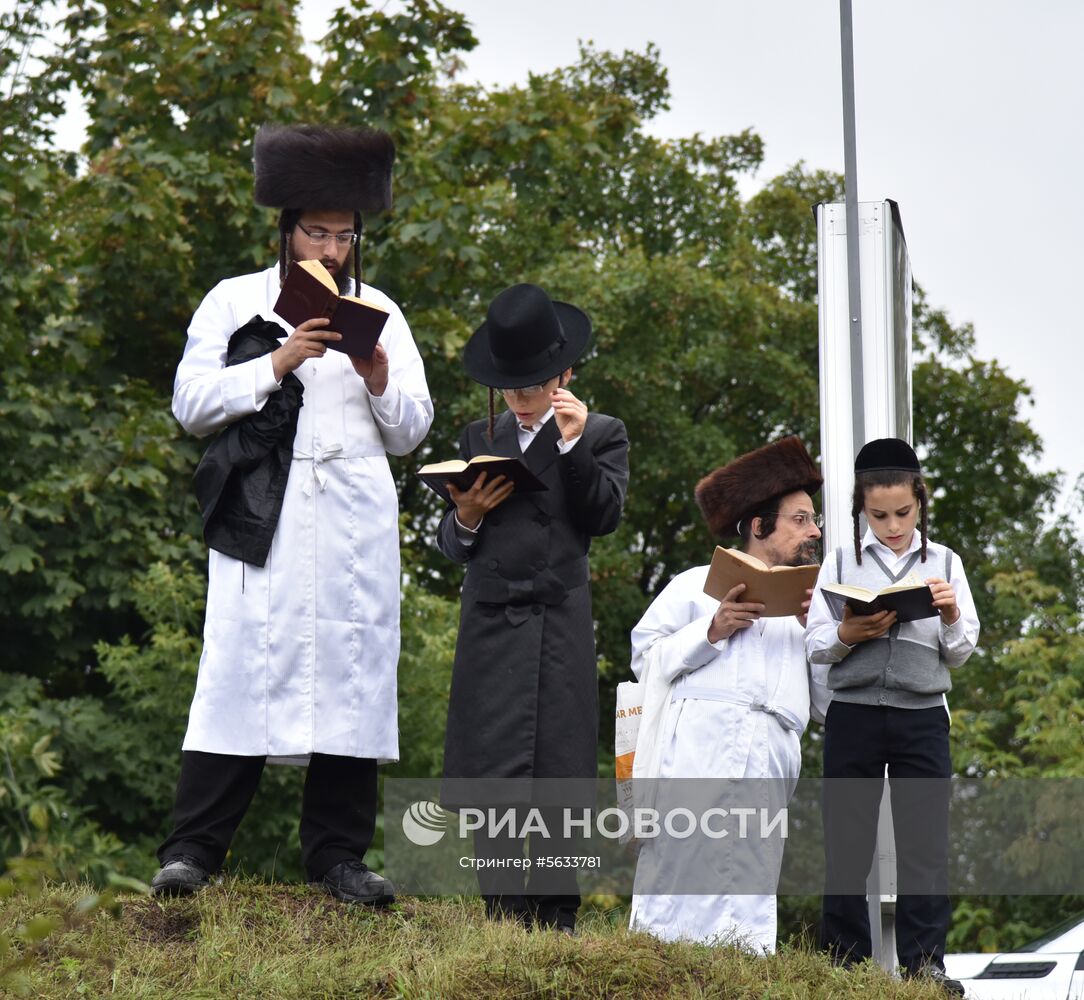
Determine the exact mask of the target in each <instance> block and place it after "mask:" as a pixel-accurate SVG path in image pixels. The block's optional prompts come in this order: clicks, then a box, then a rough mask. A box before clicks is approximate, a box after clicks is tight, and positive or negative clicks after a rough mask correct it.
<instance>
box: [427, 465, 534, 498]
mask: <svg viewBox="0 0 1084 1000" xmlns="http://www.w3.org/2000/svg"><path fill="white" fill-rule="evenodd" d="M483 472H484V473H486V482H487V483H488V482H490V481H491V480H492V479H493V477H494V476H504V478H505V479H510V480H511V481H512V482H513V483H514V484H515V488H514V489H513V490H512V492H513V493H537V492H538V491H540V490H546V489H549V487H548V486H547V485H546V484H545V483H544V482H542V480H541V479H539V478H538V477H537V476H536V475H535V474H534V473H533V472H531V470H530V469H528V468H527V466H526V465H525V464H524V463H523V459H521V458H509V457H508V456H503V457H502V456H499V455H475V456H474V458H472V459H471V460H470V461H469V462H464V461H462V460H461V459H458V458H457V459H453V460H452V461H450V462H437V463H436V464H434V465H423V466H422V467H421V468H420V469H419V470H418V475H419V476H420V477H421V480H422V482H423V483H425V485H426V486H428V487H429V488H430V489H432V490H435V491H436V492H437V493H439V494H440V495H441V496H442V497H444V499H445V500H451V499H452V498H451V496H449V494H448V486H447V484H448V483H451V484H452V485H453V486H454V487H455V488H456V489H457V490H459V491H461V492H462V491H463V490H469V489H470V488H471V487H472V486H473V485H474V481H475V480H476V479H477V478H478V476H479V475H480V474H481V473H483Z"/></svg>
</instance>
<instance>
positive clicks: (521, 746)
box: [437, 411, 629, 806]
mask: <svg viewBox="0 0 1084 1000" xmlns="http://www.w3.org/2000/svg"><path fill="white" fill-rule="evenodd" d="M559 439H560V434H559V431H558V429H557V421H556V419H555V418H553V417H551V418H550V419H549V420H547V421H546V423H545V424H543V426H542V428H541V429H540V430H539V431H538V433H537V434H536V436H535V439H534V441H532V442H531V444H530V446H529V447H528V449H527V451H526V453H524V452H522V451H521V450H520V446H519V440H518V436H517V429H516V420H515V415H514V414H513V413H512V412H511V411H505V412H504V413H502V414H501V415H500V416H499V417H498V418H497V421H496V425H495V429H494V438H493V441H492V442H491V441H490V440H489V438H488V437H487V435H486V421H484V420H480V421H478V422H476V423H473V424H471V425H470V426H469V427H467V429H466V430H465V431H464V432H463V435H462V437H461V439H460V453H461V455H462V457H463V458H464V459H469V458H472V457H473V456H475V455H514V456H517V457H520V456H522V457H523V459H524V461H525V462H526V463H527V465H528V466H529V467H530V469H531V471H532V472H534V473H535V475H537V476H538V477H539V478H540V479H541V480H542V481H543V482H544V483H545V484H546V486H547V487H548V490H547V491H546V492H538V493H523V494H513V495H512V496H511V497H509V498H508V499H507V500H506V501H505V502H504V503H503V504H501V506H499V507H498V508H496V509H495V510H493V511H491V512H490V513H489V514H487V515H486V517H485V518H484V520H483V521H482V525H481V527H480V528H479V531H478V535H477V538H476V540H475V542H474V544H473V546H469V547H468V546H466V545H464V544H463V543H462V541H460V539H459V538H458V536H457V535H456V531H455V523H454V513H455V508H454V507H450V508H449V509H448V511H447V512H446V513H445V515H444V518H443V520H442V521H441V524H440V529H439V534H438V541H437V544H438V546H439V547H440V550H441V551H442V552H443V553H444V554H445V555H447V556H448V557H449V558H451V559H453V560H455V561H456V562H459V563H466V564H467V572H466V577H465V579H464V582H463V594H462V607H461V610H460V619H459V637H458V640H457V642H456V652H455V664H454V667H453V670H452V687H451V696H450V702H449V706H448V729H447V735H446V739H445V749H444V778H445V781H444V787H443V791H442V801H443V802H444V804H445V805H448V806H454V805H457V804H458V805H472V804H479V801H480V800H479V796H478V795H477V794H476V792H475V791H470V790H468V791H463V789H470V788H471V787H472V786H471V783H470V782H463V781H460V780H457V779H478V778H496V779H502V780H501V781H499V782H496V783H495V784H496V785H497V786H499V790H498V791H497V792H495V793H494V794H492V795H489V794H487V795H486V798H487V799H496V800H504V801H529V799H530V788H531V783H532V779H535V778H594V777H595V776H596V775H597V770H598V763H597V760H598V673H597V665H596V660H595V636H594V621H593V618H592V614H591V584H590V571H589V568H588V561H587V553H588V550H589V549H590V547H591V539H592V537H595V536H598V535H606V534H609V533H610V532H611V531H613V530H614V529H615V528H616V527H617V524H618V521H619V520H620V518H621V508H622V506H623V504H624V500H625V490H626V487H627V485H628V478H629V470H628V436H627V434H626V432H625V425H624V424H623V423H622V422H621V421H620V420H618V419H616V418H615V417H608V416H605V415H603V414H598V413H589V414H588V415H587V423H586V425H585V427H584V431H583V435H582V436H581V438H580V440H579V441H578V442H577V443H576V445H575V446H574V447H573V448H572V449H571V450H570V451H569V452H568V453H567V454H564V455H562V454H560V453H559V452H558V450H557V443H558V441H559ZM507 779H519V780H518V781H514V782H513V781H508V780H507Z"/></svg>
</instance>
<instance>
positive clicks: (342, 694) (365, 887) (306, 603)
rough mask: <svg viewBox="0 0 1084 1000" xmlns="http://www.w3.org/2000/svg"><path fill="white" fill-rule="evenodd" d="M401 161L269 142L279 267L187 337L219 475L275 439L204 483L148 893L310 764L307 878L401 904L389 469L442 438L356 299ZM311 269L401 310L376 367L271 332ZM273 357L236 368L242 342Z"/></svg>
mask: <svg viewBox="0 0 1084 1000" xmlns="http://www.w3.org/2000/svg"><path fill="white" fill-rule="evenodd" d="M394 155H395V151H394V147H393V145H392V142H391V139H390V138H389V137H388V135H387V134H386V133H383V132H379V131H374V130H367V129H349V128H323V127H317V126H308V125H299V126H290V127H267V126H265V127H264V128H263V129H261V130H260V132H259V134H258V135H257V137H256V144H255V172H256V185H255V187H256V201H257V203H258V204H261V205H266V206H269V207H274V208H278V209H280V210H281V214H280V216H279V261H278V264H277V266H275V267H271V268H269V269H267V270H265V271H260V272H258V273H255V274H247V275H243V276H241V277H236V278H229V279H227V280H225V281H222V282H220V283H219V284H218V285H217V286H216V287H215V288H214V289H213V290H212V291H211V292H210V293H209V294H208V295H207V297H206V298H205V299H204V300H203V302H202V303H201V304H200V306H199V308H198V309H197V310H196V313H195V315H194V316H193V318H192V323H191V325H190V327H189V330H188V342H187V345H186V347H185V351H184V356H183V358H182V360H181V362H180V365H179V367H178V369H177V377H176V382H175V384H174V394H173V412H174V414H175V416H176V417H177V419H178V420H179V421H180V423H181V425H182V426H183V427H184V428H185V429H186V430H187V431H189V432H191V433H193V434H197V435H200V436H204V435H209V434H212V433H214V432H221V435H220V437H219V438H216V439H215V442H214V443H213V444H212V445H211V448H210V449H208V456H209V455H210V454H211V451H212V449H215V448H216V446H217V445H219V444H220V443H221V442H222V441H223V440H225V439H226V437H227V436H228V435H234V434H235V432H236V431H237V430H238V429H239V428H240V429H243V430H244V431H245V432H246V434H247V435H248V436H247V437H245V436H243V435H237V436H236V442H237V444H238V445H239V446H240V445H242V444H246V442H247V443H251V439H255V438H259V439H261V440H262V439H263V438H266V437H268V436H271V431H272V430H273V431H274V434H273V436H274V440H273V441H272V445H273V447H272V448H271V449H270V450H269V451H268V453H267V454H266V455H264V456H263V457H262V458H259V459H258V461H254V460H253V459H252V456H251V454H250V453H248V452H247V451H244V450H243V449H242V452H241V457H240V460H238V461H237V462H236V463H234V465H233V466H232V467H229V468H228V469H227V470H226V472H225V474H224V475H223V477H222V480H221V481H219V482H217V486H216V490H212V491H210V493H211V495H207V492H206V491H204V492H202V493H201V487H200V484H201V481H202V480H201V472H202V470H203V469H204V463H201V467H200V469H201V471H200V472H197V478H196V482H197V493H198V494H199V498H200V501H201V508H202V510H203V513H204V518H205V536H206V537H207V540H208V543H209V544H210V545H211V546H212V549H211V552H210V564H209V583H208V593H207V617H206V624H205V628H204V646H203V653H202V656H201V659H200V665H199V677H198V680H197V683H196V692H195V696H194V698H193V700H192V706H191V711H190V714H189V720H188V731H187V733H186V735H185V739H184V745H183V754H182V763H181V775H180V780H179V782H178V786H177V795H176V800H175V806H174V815H173V829H172V832H171V833H170V834H169V836H168V837H167V839H166V840H165V842H164V843H163V844H162V846H161V847H160V848H159V851H158V857H159V861H160V862H161V865H162V868H161V870H160V871H159V872H158V874H157V875H156V876H155V878H154V880H153V882H152V886H153V888H154V891H155V892H156V893H165V894H183V893H189V892H193V891H195V890H197V889H200V888H202V887H203V886H205V885H207V884H208V882H209V880H210V876H211V874H212V873H213V872H215V871H216V870H217V869H218V868H219V867H220V866H221V865H222V863H223V860H224V859H225V857H226V852H227V850H228V848H229V846H230V842H231V840H232V837H233V834H234V831H235V830H236V829H237V826H238V824H239V823H240V821H241V818H242V817H243V816H244V813H245V811H246V809H247V808H248V805H249V803H250V802H251V800H252V797H253V795H254V793H255V791H256V787H257V784H258V783H259V780H260V775H261V773H262V771H263V768H264V765H265V763H267V762H272V763H293V764H301V765H307V773H306V779H305V788H304V795H303V800H302V804H301V826H300V833H301V848H302V860H303V863H304V867H305V870H306V873H307V876H308V878H309V880H310V881H311V882H312V883H313V884H315V885H318V886H319V887H321V888H322V889H324V890H325V891H327V892H329V893H331V894H332V895H334V896H336V897H337V898H339V899H342V900H344V901H346V902H351V903H366V904H384V903H387V902H390V901H391V900H392V899H393V898H394V897H393V894H392V887H391V884H390V883H389V882H388V881H387V880H385V879H383V878H381V877H380V876H379V875H377V874H376V873H375V872H371V871H369V870H368V869H367V868H366V866H365V865H364V863H363V861H362V859H363V857H364V855H365V852H366V850H367V849H368V847H369V844H370V841H371V840H372V837H373V833H374V829H375V822H376V804H377V776H376V766H377V763H378V762H382V761H389V760H395V759H397V757H398V727H397V716H396V667H397V663H398V658H399V587H400V578H399V536H398V498H397V496H396V492H395V484H394V481H393V479H392V476H391V472H390V469H389V467H388V461H387V455H388V454H392V455H405V454H407V453H408V452H410V451H412V450H413V449H414V448H415V447H417V445H418V444H419V443H420V442H421V441H422V439H423V438H424V437H425V435H426V433H427V431H428V429H429V425H430V423H431V422H432V419H433V406H432V403H431V402H430V399H429V392H428V389H427V387H426V382H425V374H424V371H423V368H422V360H421V357H420V356H419V354H418V350H417V348H416V347H415V344H414V341H413V339H412V337H411V333H410V329H409V328H408V326H407V324H406V321H405V319H404V318H403V315H402V313H401V311H400V310H399V308H398V306H396V304H395V303H394V302H392V301H391V299H389V298H388V297H387V296H386V295H384V294H383V293H382V292H380V291H378V290H377V289H375V288H372V287H370V286H368V285H364V284H361V283H360V250H359V245H358V243H359V240H358V236H359V233H360V231H361V218H362V216H361V213H362V212H363V211H364V212H379V211H382V210H384V209H386V208H388V207H389V205H390V204H391V168H392V163H393V161H394ZM351 251H353V254H352V266H351V261H350V258H351ZM301 260H319V261H321V262H322V263H323V264H324V266H325V267H326V268H327V269H328V271H329V272H331V274H332V275H334V277H335V279H336V281H337V283H338V285H339V287H340V289H342V290H344V291H346V290H353V289H356V290H358V292H359V293H360V294H362V295H364V297H365V298H366V299H367V300H368V301H370V302H374V303H376V304H377V305H380V306H382V307H383V308H384V309H386V310H387V311H388V314H389V315H388V319H387V322H386V324H385V326H384V329H383V332H382V334H381V337H380V343H379V345H378V346H377V347H376V349H375V351H374V353H373V355H372V357H371V358H370V359H368V360H362V359H359V358H355V357H352V356H348V355H346V354H343V353H340V352H338V351H329V350H328V345H329V344H330V343H333V342H335V341H337V340H339V339H340V336H339V334H338V333H337V332H336V331H334V330H331V329H329V328H328V321H327V320H326V319H323V318H319V317H313V318H312V319H309V320H306V321H305V322H303V323H301V324H300V325H299V326H298V327H297V328H296V329H291V328H290V326H289V325H288V324H287V323H286V322H285V321H283V320H281V319H280V318H279V317H277V316H276V315H275V313H274V305H275V302H276V299H277V298H278V294H279V289H280V286H281V283H282V280H283V279H284V277H285V274H286V270H287V268H288V267H289V266H290V265H291V264H292V263H293V262H295V261H301ZM351 271H352V272H353V278H352V279H351ZM261 339H262V340H263V341H264V343H265V348H264V349H263V350H256V351H250V352H248V353H247V354H244V355H243V356H239V355H238V344H239V343H241V344H249V343H252V342H256V343H259V341H260V340H261ZM299 398H300V400H301V405H300V406H298V403H297V401H298V399H299ZM289 399H292V400H293V403H292V405H290V404H289V403H288V402H287V400H289ZM275 414H278V417H277V418H275V419H277V420H278V423H274V424H271V423H269V420H270V419H271V417H273V416H274V415H275ZM269 415H270V416H269ZM230 440H231V441H232V440H234V439H233V438H231V439H230ZM246 446H247V444H246ZM218 450H219V451H221V449H218ZM226 450H227V451H228V450H229V449H228V448H227V449H226ZM276 461H277V462H278V465H277V466H276V465H275V464H274V463H275V462H276ZM281 473H284V474H281ZM261 476H262V478H261ZM222 508H225V509H226V511H227V514H226V516H225V519H224V520H223V519H222V518H220V517H219V514H220V511H221V509H222ZM209 511H210V512H209ZM211 526H215V530H214V534H213V536H212V533H211V531H210V530H209V529H210V527H211ZM260 539H263V542H264V544H262V545H261V544H259V542H260Z"/></svg>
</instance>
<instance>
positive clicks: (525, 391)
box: [501, 379, 553, 396]
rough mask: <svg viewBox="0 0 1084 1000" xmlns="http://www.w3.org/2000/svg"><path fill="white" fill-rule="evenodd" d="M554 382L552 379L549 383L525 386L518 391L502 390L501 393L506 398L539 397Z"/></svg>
mask: <svg viewBox="0 0 1084 1000" xmlns="http://www.w3.org/2000/svg"><path fill="white" fill-rule="evenodd" d="M552 381H553V379H550V380H549V382H543V383H542V384H541V385H524V386H520V388H518V389H501V392H503V393H504V394H505V395H506V396H538V395H540V394H541V393H543V392H545V391H546V386H548V385H549V384H550V382H552Z"/></svg>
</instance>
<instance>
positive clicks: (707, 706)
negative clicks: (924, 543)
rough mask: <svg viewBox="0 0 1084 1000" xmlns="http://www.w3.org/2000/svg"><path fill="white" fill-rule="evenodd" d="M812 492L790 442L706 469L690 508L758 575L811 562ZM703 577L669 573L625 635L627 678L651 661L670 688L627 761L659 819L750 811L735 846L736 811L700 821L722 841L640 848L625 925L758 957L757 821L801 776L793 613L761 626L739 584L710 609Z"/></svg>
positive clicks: (656, 842)
mask: <svg viewBox="0 0 1084 1000" xmlns="http://www.w3.org/2000/svg"><path fill="white" fill-rule="evenodd" d="M820 485H821V475H820V472H819V471H818V469H817V467H816V466H815V465H814V463H813V461H812V459H810V457H809V455H808V453H807V452H806V450H805V448H804V447H803V446H802V444H801V442H800V441H799V440H798V439H797V438H795V437H790V438H784V439H782V440H781V441H777V442H775V443H773V444H770V445H767V446H765V447H764V448H760V449H758V450H757V451H754V452H751V453H749V454H747V455H743V456H741V457H740V458H738V459H736V460H735V461H733V462H731V463H730V464H729V465H727V466H724V467H722V468H720V469H716V470H715V471H714V472H713V473H711V474H710V475H709V476H707V477H705V478H704V479H703V480H701V482H700V483H699V484H698V485H697V488H696V499H697V503H698V504H699V506H700V508H701V510H702V512H703V513H704V516H705V518H706V520H707V522H708V525H709V527H710V528H711V530H712V533H713V534H714V535H716V536H717V537H719V538H720V539H723V538H727V537H730V536H734V535H739V536H740V537H741V539H742V542H743V548H744V550H745V551H746V552H748V553H749V554H750V555H753V556H756V557H757V558H758V559H760V560H761V561H763V562H764V563H766V564H767V565H769V566H783V565H786V566H797V565H808V564H815V563H816V562H817V561H818V558H817V555H818V548H819V545H818V539H819V538H820V530H819V525H820V523H821V519H820V517H819V516H817V515H816V514H815V513H814V509H813V501H812V498H811V496H810V494H813V493H816V492H817V490H819V488H820ZM707 572H708V567H707V566H698V567H696V568H694V569H689V570H686V571H685V572H684V573H681V574H679V575H678V576H677V577H675V578H674V579H673V580H672V581H671V582H670V583H669V584H668V585H667V587H666V588H665V589H664V590H663V592H662V593H661V594H660V595H659V596H658V597H657V598H656V599H655V601H654V602H653V603H652V604H651V606H650V607H649V608H648V610H647V612H646V613H645V615H644V617H643V618H642V619H641V620H640V622H639V624H638V625H637V626H636V628H634V629H633V631H632V669H633V672H634V673H635V674H636V676H637V677H638V678H640V679H641V680H643V679H644V676H643V674H644V665H645V661H648V660H650V662H651V669H652V670H659V671H661V673H662V676H663V679H664V680H665V682H666V683H667V684H669V693H668V696H667V698H666V700H665V701H666V707H665V709H664V714H663V716H662V719H661V722H660V725H659V729H658V735H657V740H658V744H657V746H655V747H641V746H639V745H637V751H636V752H637V763H639V761H640V758H641V754H645V755H646V754H650V755H651V756H652V757H653V758H654V759H655V760H657V761H658V765H657V771H656V773H654V774H653V775H651V779H652V781H655V782H657V785H656V786H655V788H654V794H653V804H654V808H656V809H658V811H659V813H660V814H661V815H663V816H665V815H666V814H667V813H668V812H670V811H671V810H672V809H676V808H678V807H685V808H691V811H692V812H693V813H695V814H697V815H701V814H703V813H704V811H705V809H706V808H707V807H711V808H714V809H717V810H719V809H722V808H727V807H729V810H733V809H734V808H735V807H738V809H753V808H755V809H756V810H757V815H756V816H750V815H748V814H747V815H746V821H747V823H748V831H747V832H748V837H745V838H742V837H740V836H739V833H740V830H739V827H738V826H737V825H735V824H734V823H733V822H732V821H733V819H734V817H735V816H737V815H739V813H737V812H730V819H731V822H730V823H727V822H725V821H722V814H721V813H719V814H718V818H716V819H714V820H713V821H712V822H711V823H710V824H709V828H710V829H712V830H715V831H717V832H718V831H721V830H723V829H726V830H727V833H728V836H727V837H725V838H722V837H720V838H718V839H713V838H711V837H706V836H703V835H694V836H692V837H689V838H684V837H671V836H667V835H666V834H665V833H663V834H662V835H660V836H657V837H649V838H645V839H644V840H643V846H642V848H641V851H640V857H639V861H638V864H637V869H636V879H635V885H634V896H633V903H632V916H631V926H632V927H633V928H634V929H637V930H645V931H648V932H650V933H652V934H654V935H656V936H657V937H660V938H663V939H666V940H678V939H684V940H695V941H701V942H704V943H710V944H722V943H732V944H736V945H739V946H743V947H747V948H752V949H754V950H761V951H765V952H770V951H773V950H774V948H775V937H776V897H775V886H776V884H777V882H778V877H779V870H780V866H781V864H782V857H783V842H782V839H781V833H782V829H781V827H779V826H776V827H775V828H774V829H773V830H772V832H771V833H770V834H769V835H768V836H762V835H761V830H762V827H761V822H762V816H767V817H768V818H769V819H771V818H773V817H775V816H776V815H777V814H778V813H779V812H780V810H782V809H783V808H784V807H785V806H786V803H787V801H788V800H789V798H790V795H791V793H792V792H793V789H794V785H795V783H796V781H797V779H798V772H799V769H800V766H801V750H800V746H799V738H800V736H801V734H802V732H803V730H804V729H805V726H806V724H807V722H808V721H809V715H810V687H809V671H808V666H807V663H806V658H805V649H804V645H803V637H804V629H805V621H804V618H805V616H804V614H803V615H802V616H800V617H789V618H765V617H762V614H761V613H762V611H763V610H764V605H762V604H756V603H750V602H743V601H742V596H741V595H742V591H743V590H744V585H743V584H739V585H737V586H736V587H734V588H733V589H732V590H731V591H730V592H729V593H728V594H727V595H726V597H725V598H724V600H723V601H721V602H718V601H715V600H713V599H712V598H710V597H708V596H707V595H706V594H705V593H704V583H705V580H706V578H707ZM808 606H809V602H808V600H807V601H806V602H805V604H804V605H803V607H804V608H808ZM649 653H650V656H649V655H648V654H649ZM655 680H656V683H657V681H658V678H657V677H656V678H655ZM641 773H642V772H641ZM687 779H692V780H687ZM721 779H722V780H726V781H727V783H726V784H723V783H722V780H721ZM729 810H728V811H729Z"/></svg>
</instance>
